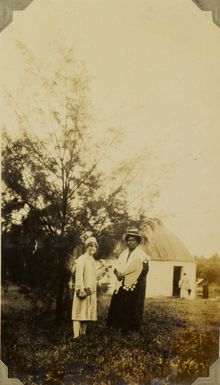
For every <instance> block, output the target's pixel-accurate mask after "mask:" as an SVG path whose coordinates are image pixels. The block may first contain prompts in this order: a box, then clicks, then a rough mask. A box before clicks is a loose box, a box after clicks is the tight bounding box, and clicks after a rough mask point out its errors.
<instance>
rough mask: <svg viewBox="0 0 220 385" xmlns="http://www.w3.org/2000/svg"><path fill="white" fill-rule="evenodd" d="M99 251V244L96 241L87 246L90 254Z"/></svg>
mask: <svg viewBox="0 0 220 385" xmlns="http://www.w3.org/2000/svg"><path fill="white" fill-rule="evenodd" d="M96 251H97V246H96V244H95V243H89V244H88V246H87V252H88V254H89V255H94V254H95V253H96Z"/></svg>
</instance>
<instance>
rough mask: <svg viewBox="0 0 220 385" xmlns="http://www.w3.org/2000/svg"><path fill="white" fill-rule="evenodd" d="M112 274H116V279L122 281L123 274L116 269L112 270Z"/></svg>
mask: <svg viewBox="0 0 220 385" xmlns="http://www.w3.org/2000/svg"><path fill="white" fill-rule="evenodd" d="M114 274H115V275H116V277H117V279H118V281H122V280H123V279H124V275H123V274H122V273H120V272H119V271H118V270H116V269H115V270H114Z"/></svg>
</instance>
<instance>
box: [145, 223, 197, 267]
mask: <svg viewBox="0 0 220 385" xmlns="http://www.w3.org/2000/svg"><path fill="white" fill-rule="evenodd" d="M141 233H142V235H143V237H144V238H145V237H147V238H148V243H143V244H142V247H143V249H144V250H145V251H146V253H147V254H149V256H150V257H151V259H152V260H158V261H178V262H195V258H194V257H193V256H192V255H191V254H190V253H189V251H188V250H187V248H186V247H185V246H184V244H183V243H182V241H181V240H180V239H179V238H178V237H177V236H176V235H175V234H173V233H172V232H171V231H170V230H168V228H167V227H166V226H164V224H163V223H162V222H161V221H159V220H157V219H153V220H149V222H147V223H145V224H144V225H143V226H142V231H141Z"/></svg>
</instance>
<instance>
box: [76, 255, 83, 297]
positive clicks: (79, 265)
mask: <svg viewBox="0 0 220 385" xmlns="http://www.w3.org/2000/svg"><path fill="white" fill-rule="evenodd" d="M83 273H84V260H83V259H82V258H80V257H79V259H78V260H77V262H76V281H75V288H76V290H84V282H83Z"/></svg>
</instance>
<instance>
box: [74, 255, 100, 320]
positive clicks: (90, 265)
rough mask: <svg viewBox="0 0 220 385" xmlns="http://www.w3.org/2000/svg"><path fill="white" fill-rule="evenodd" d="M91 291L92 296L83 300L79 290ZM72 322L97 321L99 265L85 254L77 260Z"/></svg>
mask: <svg viewBox="0 0 220 385" xmlns="http://www.w3.org/2000/svg"><path fill="white" fill-rule="evenodd" d="M88 288H89V289H90V291H91V293H92V294H91V295H88V296H87V297H85V298H83V299H81V298H78V297H77V294H76V293H77V290H84V289H88ZM72 320H74V321H96V320H97V265H96V261H95V259H94V258H93V257H92V256H91V255H89V254H87V253H85V254H83V255H81V256H80V257H79V258H78V259H77V263H76V280H75V293H74V297H73V306H72Z"/></svg>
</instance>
